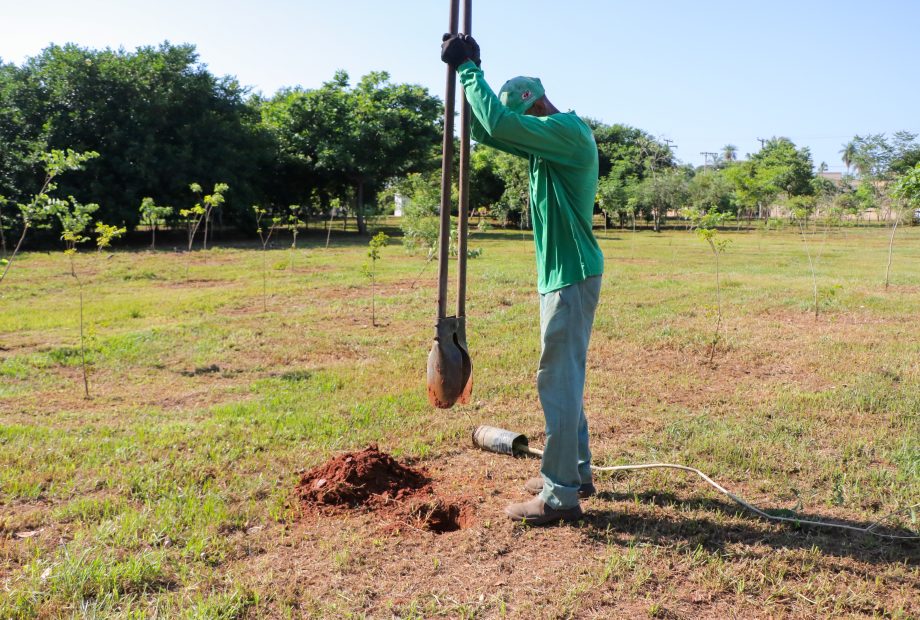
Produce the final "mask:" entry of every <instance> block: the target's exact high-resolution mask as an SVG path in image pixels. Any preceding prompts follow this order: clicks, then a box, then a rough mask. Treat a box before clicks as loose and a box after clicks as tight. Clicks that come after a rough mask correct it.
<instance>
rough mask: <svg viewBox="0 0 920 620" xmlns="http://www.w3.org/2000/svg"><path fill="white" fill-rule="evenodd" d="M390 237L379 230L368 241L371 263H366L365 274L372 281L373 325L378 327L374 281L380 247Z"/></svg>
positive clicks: (385, 243)
mask: <svg viewBox="0 0 920 620" xmlns="http://www.w3.org/2000/svg"><path fill="white" fill-rule="evenodd" d="M389 240H390V237H389V236H388V235H387V234H386V233H385V232H378V233H377V234H376V235H374V236H373V238H372V239H371V240H370V243H368V244H367V245H368V249H367V256H368V258H370V259H371V264H370V266H368V265H367V264H365V265H364V269H363V270H364V274H365V275H366V276H367V277H368V278H369V279H370V281H371V325H373V326H374V327H377V303H376V292H375V289H374V283H375V280H376V276H377V261H378V260H380V249H381V248H383V247H385V246H386V245H387V242H388V241H389Z"/></svg>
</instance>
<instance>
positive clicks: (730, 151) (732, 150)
mask: <svg viewBox="0 0 920 620" xmlns="http://www.w3.org/2000/svg"><path fill="white" fill-rule="evenodd" d="M722 159H723V160H724V161H725V162H726V163H731V162H733V161H737V159H738V147H737V146H735V145H734V144H726V145H725V146H723V147H722Z"/></svg>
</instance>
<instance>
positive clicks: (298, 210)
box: [287, 205, 304, 273]
mask: <svg viewBox="0 0 920 620" xmlns="http://www.w3.org/2000/svg"><path fill="white" fill-rule="evenodd" d="M288 210H289V211H290V213H288V216H287V227H288V229H289V230H290V231H291V238H292V239H291V256H290V268H291V272H292V273H293V271H294V253H295V252H296V251H297V234H298V233H299V232H300V227H301V226H303V225H304V221H303V220H302V219H300V216H301V214H302V213H303V207H302V206H301V205H289V206H288Z"/></svg>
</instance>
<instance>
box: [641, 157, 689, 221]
mask: <svg viewBox="0 0 920 620" xmlns="http://www.w3.org/2000/svg"><path fill="white" fill-rule="evenodd" d="M688 195H689V194H688V188H687V178H686V176H684V173H683V172H682V171H680V170H674V169H668V170H665V171H663V172H659V173H657V174H654V175H651V176H648V177H646V178H645V179H643V180H642V181H641V182H640V183H639V184H637V185H635V186H632V188H631V191H630V201H631V203H632V204H634V205H635V206H636V207H637V208H638V209H639V211H640V212H641V213H643V215H645V217H646V219H650V220H652V221H653V222H654V225H655V231H656V232H658V231H660V230H661V222H662V220H663V219H664V217H665V216H666V215H667V213H668V211H672V210H673V211H676V210H678V209H680V208H681V207H682V206H683V205H685V204H686V202H687V198H688Z"/></svg>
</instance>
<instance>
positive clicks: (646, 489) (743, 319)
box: [0, 228, 920, 619]
mask: <svg viewBox="0 0 920 620" xmlns="http://www.w3.org/2000/svg"><path fill="white" fill-rule="evenodd" d="M391 232H392V231H391ZM721 234H722V235H723V237H724V238H727V239H730V240H731V243H730V245H729V248H728V250H727V252H726V254H724V255H723V256H722V265H721V266H722V300H723V315H724V318H723V328H722V334H721V337H720V339H719V341H718V344H717V347H716V350H715V354H714V359H713V363H712V364H709V363H708V358H709V347H710V343H711V342H712V338H713V328H714V326H715V322H716V318H715V317H716V297H715V277H714V266H713V262H712V256H711V254H710V253H709V248H708V246H707V245H706V244H705V243H704V242H703V241H701V240H700V239H698V238H697V237H696V236H695V235H693V234H691V233H687V232H685V231H677V230H672V231H666V232H664V233H661V234H657V235H656V234H654V233H651V232H639V233H631V232H628V231H620V230H610V231H609V232H607V233H604V232H603V231H600V230H599V231H598V235H599V238H600V243H601V246H602V249H603V250H604V253H605V256H606V275H605V280H604V288H603V291H602V296H601V304H600V307H599V309H598V316H597V320H596V324H595V332H594V337H593V340H592V345H591V351H590V355H589V372H588V386H587V395H586V409H587V411H588V416H589V422H590V425H591V428H592V433H593V439H592V441H593V450H594V455H595V461H596V462H597V463H599V464H611V465H612V464H621V463H638V462H653V461H666V462H673V463H683V464H687V465H692V466H694V467H698V468H700V469H702V470H703V471H705V472H707V473H708V474H709V475H711V476H713V477H714V478H715V479H716V480H717V481H719V482H720V483H722V484H723V485H724V486H726V487H728V488H729V490H731V491H733V492H735V493H737V494H739V495H741V496H742V497H744V498H746V499H747V500H749V501H751V502H753V503H755V504H756V505H758V506H761V507H764V508H769V509H788V510H795V511H797V512H798V513H799V514H800V515H802V516H803V517H805V518H818V519H831V520H837V521H840V522H843V523H848V524H852V525H868V524H869V523H872V522H873V521H875V520H877V519H880V518H882V517H884V516H885V515H887V514H889V513H891V512H893V511H896V510H899V509H903V508H904V507H906V506H908V505H911V504H916V503H917V502H918V501H920V424H918V412H920V229H917V228H905V229H903V230H900V229H899V230H898V233H897V237H896V240H895V254H894V260H893V263H892V276H891V284H890V286H889V287H888V289H887V290H886V289H885V287H884V277H885V264H886V262H887V245H888V239H887V235H886V231H885V230H883V229H880V228H871V229H870V228H865V229H854V228H848V229H835V230H830V231H824V230H823V229H822V228H819V229H818V230H817V231H815V232H814V233H812V234H810V235H809V248H810V249H811V251H812V253H813V257H815V267H816V271H817V286H818V293H819V300H820V302H819V303H820V307H819V310H820V316H819V318H818V319H817V320H815V318H814V314H813V308H812V278H811V273H810V272H809V263H808V258H807V256H806V254H805V249H804V246H803V243H802V239H801V236H799V235H798V233H797V231H796V230H794V229H792V228H788V229H785V230H773V231H750V232H723V233H721ZM299 241H300V243H299V246H300V247H299V249H297V250H296V251H294V252H292V251H290V250H289V249H286V248H278V249H272V250H269V251H267V252H265V253H263V252H261V251H260V250H259V249H258V247H257V245H255V246H247V247H229V248H223V247H219V248H217V249H213V250H208V251H199V252H194V253H192V254H190V255H187V254H181V253H175V252H172V251H158V252H147V251H135V252H130V251H116V252H115V253H114V254H112V255H111V256H109V255H96V254H93V253H91V252H87V253H82V254H79V255H78V256H77V259H76V267H77V273H78V274H79V275H80V277H81V279H82V281H83V282H84V297H85V306H86V307H85V315H86V336H87V358H88V362H89V364H90V367H89V389H90V394H91V399H89V400H87V399H84V398H83V384H82V374H81V365H80V357H81V356H80V349H79V331H78V320H79V316H78V296H77V289H76V283H75V281H74V279H73V278H72V277H71V276H70V271H69V264H68V262H67V257H65V256H64V255H63V254H62V253H28V254H24V255H23V256H22V257H21V259H19V260H17V263H16V264H14V265H13V268H12V270H11V271H10V275H9V277H8V278H7V279H6V281H4V282H3V283H2V284H0V618H8V617H13V618H18V617H58V616H64V617H71V616H88V617H126V618H127V617H132V618H137V617H162V618H165V617H189V618H261V617H282V618H286V617H372V618H379V617H382V618H391V617H400V618H429V617H450V618H454V617H465V618H474V617H475V618H492V617H512V618H516V617H538V618H543V617H547V618H550V617H553V618H555V617H558V618H566V617H576V618H619V617H627V616H631V617H653V618H694V619H699V618H728V617H739V618H754V617H764V618H768V617H769V618H778V617H787V616H798V617H885V618H917V617H920V542H918V541H898V542H893V541H888V540H883V539H878V538H875V537H871V536H867V535H862V534H853V533H845V532H839V531H828V530H817V529H811V528H795V527H786V526H782V525H776V524H772V523H768V522H765V521H762V520H759V519H757V518H756V517H753V516H751V515H749V514H747V513H744V512H742V511H740V510H739V509H738V508H737V507H736V506H735V505H734V504H732V503H731V502H729V501H728V500H727V499H726V498H724V497H723V496H721V495H719V494H717V493H716V492H715V491H714V490H712V489H711V488H710V487H708V486H705V485H702V484H700V483H699V481H698V480H697V479H696V478H694V477H691V476H688V475H684V474H681V473H678V472H671V471H651V472H647V473H636V474H630V475H622V476H616V477H611V476H600V477H598V480H597V484H598V488H599V490H600V491H601V492H600V493H599V495H598V496H597V497H595V498H592V499H590V500H588V501H586V502H585V503H584V504H583V507H584V508H585V510H586V513H587V514H586V518H585V520H584V521H582V522H581V523H579V524H578V525H574V526H560V527H550V528H546V529H536V528H528V527H521V526H516V525H514V524H512V523H510V522H508V521H507V520H506V519H505V518H504V516H503V513H502V510H503V508H504V506H505V505H506V504H507V503H508V502H511V501H520V500H521V499H523V498H524V497H525V496H524V493H523V489H522V487H521V484H522V482H523V481H524V480H525V479H526V478H528V477H529V476H532V475H535V473H536V471H537V467H538V465H537V463H536V462H535V461H525V460H518V459H512V458H509V457H503V456H499V455H495V454H488V453H484V452H480V451H477V450H475V449H474V448H473V447H472V445H471V442H470V439H469V436H470V432H471V431H472V429H473V428H474V427H475V426H476V425H478V424H481V423H486V424H491V425H494V426H500V427H504V428H509V429H514V430H517V431H520V432H523V433H526V434H527V435H528V437H529V438H530V439H531V442H532V443H533V444H534V445H539V444H541V443H542V436H543V428H542V415H541V413H540V408H539V402H538V400H537V396H536V389H535V372H536V364H537V360H538V355H539V333H538V329H539V317H538V299H537V296H536V293H535V274H534V265H533V262H534V258H533V247H532V241H531V239H530V237H529V234H528V233H526V232H525V233H524V234H523V235H522V234H521V233H520V232H515V231H499V230H492V231H488V232H477V233H475V234H474V236H473V238H472V239H471V241H470V246H471V247H472V248H482V250H483V253H482V256H481V257H480V258H477V259H475V260H471V261H470V263H469V271H470V273H469V278H470V281H469V301H468V304H467V315H468V339H469V342H470V348H471V354H472V358H473V364H474V378H475V387H474V394H473V400H474V402H473V403H472V404H470V405H468V406H464V407H455V408H454V409H451V410H448V411H439V410H433V409H432V408H431V407H430V406H429V405H428V403H427V399H426V394H425V361H426V356H427V352H428V349H429V347H430V342H431V335H432V331H433V325H434V318H433V317H434V311H435V293H436V281H435V279H436V274H435V271H436V266H435V265H434V264H431V265H428V266H427V267H425V261H424V258H423V257H422V256H421V255H410V254H407V253H406V252H405V251H404V250H403V248H402V247H401V246H400V243H399V239H394V240H393V241H392V243H391V245H390V246H388V247H386V248H384V249H383V250H382V252H381V254H382V259H381V260H380V261H379V262H378V264H377V269H378V275H377V287H376V290H377V298H376V313H377V317H376V323H377V324H376V325H374V324H372V320H371V298H370V288H369V284H368V280H367V278H366V276H365V275H363V273H362V265H363V264H364V263H365V262H366V261H367V239H360V238H358V237H356V236H353V235H349V236H343V235H341V234H336V233H333V236H332V243H331V245H330V247H329V248H324V245H325V236H323V235H321V234H320V233H319V232H318V231H317V232H316V233H315V235H311V234H306V235H304V234H302V235H301V237H300V240H299ZM282 245H284V243H283V242H282ZM263 264H264V265H266V267H267V272H266V279H265V289H266V291H267V295H266V296H265V297H263V271H262V267H263ZM266 308H267V310H266ZM369 443H377V444H379V446H380V448H381V449H382V450H385V451H387V452H388V453H390V454H392V455H394V456H397V457H399V458H401V459H404V460H406V461H408V462H410V463H412V464H413V465H414V466H416V467H422V468H425V469H426V470H427V471H428V472H429V474H430V475H431V477H432V478H433V480H434V486H435V488H436V489H437V490H438V491H439V492H440V493H442V494H444V495H448V496H454V497H462V498H465V501H467V502H468V503H469V505H470V506H472V519H471V521H470V522H469V523H467V524H466V527H464V528H463V529H460V530H458V531H454V532H450V533H445V534H440V535H439V534H435V533H432V532H428V531H422V530H419V529H416V528H412V527H409V526H404V527H394V524H393V523H388V522H386V521H385V520H384V519H382V518H381V517H380V515H378V514H376V513H373V512H362V511H350V512H338V513H335V514H312V515H304V514H301V513H300V512H299V511H298V510H297V507H296V505H294V504H293V503H292V502H291V497H292V489H293V488H294V486H295V484H296V482H297V480H298V478H299V474H300V473H302V472H303V471H304V470H305V469H307V468H310V467H313V466H315V465H318V464H320V463H322V462H323V461H324V460H326V459H328V458H329V457H330V456H332V455H334V454H336V453H338V452H341V451H344V450H352V449H358V448H363V447H365V446H367V445H368V444H369ZM917 514H920V513H917ZM917 514H915V515H914V516H913V517H911V515H909V514H905V515H901V516H899V517H897V518H895V519H892V520H889V522H888V525H890V526H891V527H895V528H897V527H912V528H914V529H917V528H918V522H917V519H918V516H917ZM912 518H913V521H911V519H912Z"/></svg>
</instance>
